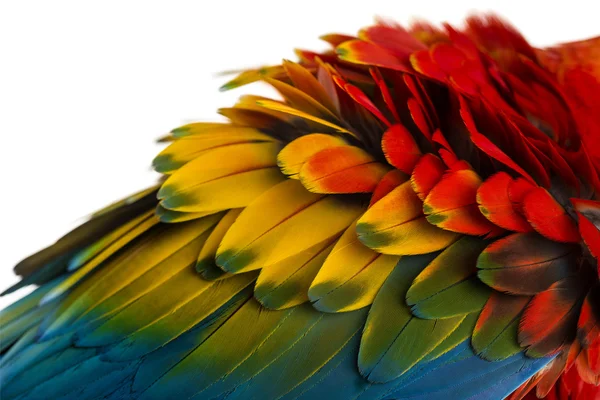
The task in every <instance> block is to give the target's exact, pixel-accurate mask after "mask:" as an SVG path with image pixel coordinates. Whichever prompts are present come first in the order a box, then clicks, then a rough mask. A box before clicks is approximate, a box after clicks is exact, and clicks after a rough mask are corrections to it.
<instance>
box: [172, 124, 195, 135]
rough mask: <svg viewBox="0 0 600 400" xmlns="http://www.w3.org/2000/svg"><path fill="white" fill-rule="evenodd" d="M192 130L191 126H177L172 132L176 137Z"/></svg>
mask: <svg viewBox="0 0 600 400" xmlns="http://www.w3.org/2000/svg"><path fill="white" fill-rule="evenodd" d="M189 132H190V127H188V126H181V127H179V128H175V129H173V130H172V131H171V134H172V135H173V136H175V137H181V136H185V135H187V134H188V133H189Z"/></svg>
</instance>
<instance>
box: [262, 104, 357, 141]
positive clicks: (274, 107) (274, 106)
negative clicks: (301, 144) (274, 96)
mask: <svg viewBox="0 0 600 400" xmlns="http://www.w3.org/2000/svg"><path fill="white" fill-rule="evenodd" d="M256 103H257V104H258V105H259V106H261V107H264V108H266V109H269V110H274V111H279V112H282V113H286V114H290V115H294V116H296V117H300V118H303V119H306V120H308V121H312V122H315V123H317V124H319V125H323V126H326V127H328V128H331V129H333V130H334V131H337V132H343V133H347V134H349V135H351V136H354V137H356V135H355V134H354V133H352V132H350V131H349V130H347V129H345V128H342V127H341V126H339V125H336V124H333V123H331V122H329V121H325V120H324V119H322V118H318V117H315V116H314V115H310V114H307V113H305V112H303V111H300V110H296V109H295V108H292V107H290V106H287V105H285V104H283V103H279V102H277V101H273V100H259V101H257V102H256Z"/></svg>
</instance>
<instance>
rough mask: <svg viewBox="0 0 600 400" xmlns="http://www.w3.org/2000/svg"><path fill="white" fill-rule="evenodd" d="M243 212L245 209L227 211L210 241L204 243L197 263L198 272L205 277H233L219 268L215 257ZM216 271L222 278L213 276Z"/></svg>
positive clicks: (209, 238) (212, 233)
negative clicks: (220, 245) (222, 241)
mask: <svg viewBox="0 0 600 400" xmlns="http://www.w3.org/2000/svg"><path fill="white" fill-rule="evenodd" d="M242 210H243V208H234V209H232V210H229V211H227V214H225V215H224V216H223V218H221V220H220V221H219V223H218V224H217V225H216V226H215V228H214V229H213V230H212V232H211V233H210V236H209V237H208V239H206V242H205V243H204V246H202V250H201V251H200V254H199V255H198V260H197V262H196V270H197V271H198V272H200V274H201V275H202V276H203V277H206V278H208V276H206V274H208V273H211V272H212V274H211V277H210V278H212V279H223V278H227V277H229V276H231V274H227V273H225V271H223V270H221V269H219V267H218V266H217V264H216V263H215V257H216V256H217V249H218V248H219V243H221V240H223V237H224V236H225V234H226V233H227V231H228V230H229V228H231V225H233V223H234V222H235V220H236V219H237V217H238V216H239V215H240V213H241V212H242ZM216 270H218V271H216ZM215 271H216V272H217V274H218V272H219V271H220V272H221V273H222V275H221V274H218V275H221V276H217V277H215V276H212V275H215V274H214V272H215Z"/></svg>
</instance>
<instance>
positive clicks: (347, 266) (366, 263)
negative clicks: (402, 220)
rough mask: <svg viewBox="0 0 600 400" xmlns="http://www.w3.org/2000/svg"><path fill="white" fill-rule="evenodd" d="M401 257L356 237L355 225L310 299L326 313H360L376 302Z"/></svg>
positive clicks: (335, 251) (324, 268) (333, 253)
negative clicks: (388, 253)
mask: <svg viewBox="0 0 600 400" xmlns="http://www.w3.org/2000/svg"><path fill="white" fill-rule="evenodd" d="M399 259H400V257H398V256H391V255H384V254H379V253H376V252H374V251H373V250H371V249H369V248H368V247H366V246H365V245H363V244H362V243H361V242H360V241H359V240H358V237H357V236H356V223H354V224H352V225H351V226H350V227H349V228H348V229H347V230H346V232H344V234H343V235H342V237H341V238H340V240H339V241H338V242H337V243H336V245H335V247H334V248H333V250H332V251H331V253H330V254H329V256H328V257H327V259H326V260H325V263H324V264H323V266H322V267H321V269H320V271H319V273H318V274H317V276H316V277H315V280H314V281H313V282H312V284H311V286H310V290H309V291H308V296H309V298H310V300H311V301H312V302H313V306H314V307H315V308H316V309H318V310H320V311H324V312H342V311H351V310H356V309H359V308H362V307H365V306H368V305H369V304H371V303H373V300H374V299H375V296H376V295H377V292H378V291H379V289H380V288H381V286H382V285H383V283H384V282H385V280H386V278H387V277H388V275H389V274H390V273H391V272H392V270H393V269H394V267H395V266H396V264H397V263H398V260H399Z"/></svg>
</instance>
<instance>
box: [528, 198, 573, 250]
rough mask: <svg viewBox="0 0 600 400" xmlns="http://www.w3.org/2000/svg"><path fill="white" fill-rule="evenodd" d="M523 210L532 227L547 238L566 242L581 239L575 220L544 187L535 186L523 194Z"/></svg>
mask: <svg viewBox="0 0 600 400" xmlns="http://www.w3.org/2000/svg"><path fill="white" fill-rule="evenodd" d="M523 212H524V213H525V216H526V218H527V220H528V221H529V222H530V223H531V225H532V226H533V228H534V229H535V230H536V231H537V232H539V233H540V234H541V235H543V236H545V237H547V238H548V239H551V240H556V241H558V242H567V243H577V242H579V240H580V239H581V237H580V235H579V230H578V229H577V224H576V223H575V221H574V220H573V219H572V218H571V217H570V216H569V215H568V214H567V212H566V211H565V209H564V208H563V207H562V206H561V205H560V204H558V202H557V201H556V200H555V199H554V197H552V195H550V193H548V191H547V190H546V189H544V188H541V187H537V188H535V189H532V190H531V191H529V193H527V195H525V198H524V200H523Z"/></svg>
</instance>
